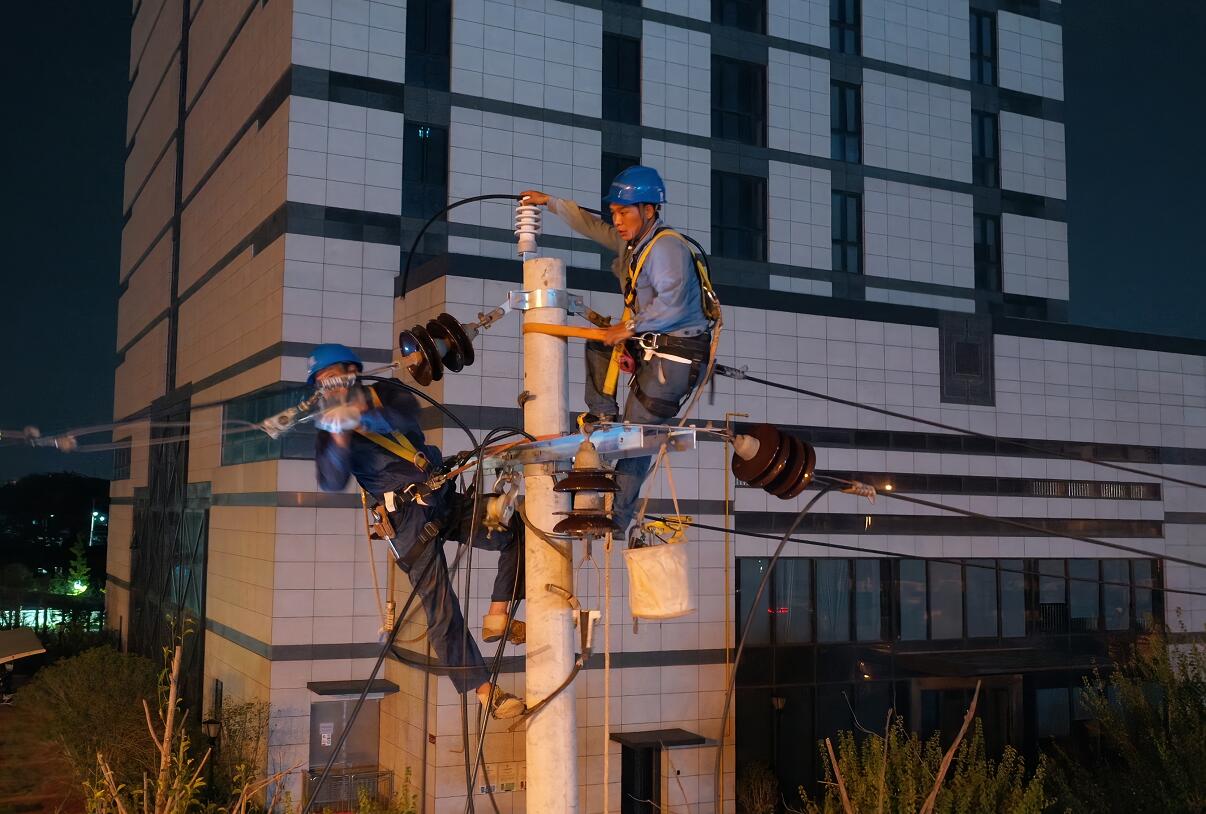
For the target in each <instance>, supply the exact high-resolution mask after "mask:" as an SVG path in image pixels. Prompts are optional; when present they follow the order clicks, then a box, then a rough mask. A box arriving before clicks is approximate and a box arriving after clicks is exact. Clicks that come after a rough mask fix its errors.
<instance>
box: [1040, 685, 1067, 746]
mask: <svg viewBox="0 0 1206 814" xmlns="http://www.w3.org/2000/svg"><path fill="white" fill-rule="evenodd" d="M1034 728H1035V734H1036V735H1038V737H1040V738H1063V737H1067V735H1068V733H1069V732H1070V731H1071V729H1072V724H1071V721H1070V716H1069V709H1068V690H1067V688H1066V687H1055V688H1054V689H1046V690H1035V691H1034Z"/></svg>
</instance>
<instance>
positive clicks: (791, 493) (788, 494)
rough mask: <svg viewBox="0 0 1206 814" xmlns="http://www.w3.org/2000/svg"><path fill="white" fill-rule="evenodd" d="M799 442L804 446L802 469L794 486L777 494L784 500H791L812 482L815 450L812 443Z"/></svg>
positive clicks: (815, 461)
mask: <svg viewBox="0 0 1206 814" xmlns="http://www.w3.org/2000/svg"><path fill="white" fill-rule="evenodd" d="M796 440H797V441H799V439H796ZM799 443H800V444H801V445H802V446H803V447H804V471H803V472H802V473H800V477H799V479H798V480H797V481H796V483H795V485H794V486H792V487H790V488H788V489H787V490H786V491H784V492H783V493H781V494H780V495H779V497H781V498H783V499H784V500H791V499H792V498H794V497H795V496H796V495H798V494H800V493H801V492H803V491H804V490H805V489H807V488H808V484H810V483H812V473H813V470H815V469H816V467H817V452H816V450H815V449H813V448H812V444H810V443H808V442H807V441H799Z"/></svg>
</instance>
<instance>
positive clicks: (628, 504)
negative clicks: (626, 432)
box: [586, 342, 698, 536]
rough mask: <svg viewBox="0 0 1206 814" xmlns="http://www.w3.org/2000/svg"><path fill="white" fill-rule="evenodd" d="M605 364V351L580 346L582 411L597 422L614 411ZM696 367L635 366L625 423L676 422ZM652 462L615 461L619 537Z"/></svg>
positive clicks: (608, 350)
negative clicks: (583, 353) (583, 382)
mask: <svg viewBox="0 0 1206 814" xmlns="http://www.w3.org/2000/svg"><path fill="white" fill-rule="evenodd" d="M610 362H611V348H609V347H607V346H606V345H604V344H603V343H602V342H587V343H586V406H587V408H588V409H589V410H590V411H591V412H592V413H594V414H595V415H597V416H602V415H617V414H618V413H619V409H618V407H617V405H616V399H615V396H607V395H605V394H604V393H603V383H604V381H605V380H606V378H607V366H608V364H610ZM697 367H698V366H697V365H686V364H682V363H680V362H670V361H667V360H665V359H659V358H658V357H656V356H655V357H654V358H652V359H650V360H649V361H647V362H646V361H639V360H638V362H637V372H636V379H635V381H634V382H633V386H632V388H631V389H630V390H629V391H628V400H627V401H625V402H624V415H623V419H624V420H625V421H631V422H633V423H634V424H669V423H671V422H672V421H674V419H675V418H676V417H677V416H678V411H679V408H680V407H681V406H682V402H683V400H684V399H686V397H687V396H688V395H689V394H690V393H691V389H692V388H693V387H694V386H695V377H694V376H692V375H691V371H692V369H693V368H697ZM652 460H653V458H652V456H649V455H642V456H640V457H637V458H621V459H620V460H619V461H617V462H616V485H617V486H619V487H620V490H619V491H618V492H616V495H615V502H614V503H613V504H612V518H613V519H614V520H615V521H616V524H617V525H619V527H620V534H621V536H623V535H624V534H626V533H627V531H628V525H629V524H630V523H631V522H632V517H633V515H634V514H635V513H636V502H637V499H638V498H639V497H640V494H641V485H642V484H643V483H644V482H645V478H646V477H647V476H648V474H649V465H650V463H651V462H652Z"/></svg>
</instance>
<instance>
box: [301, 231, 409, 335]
mask: <svg viewBox="0 0 1206 814" xmlns="http://www.w3.org/2000/svg"><path fill="white" fill-rule="evenodd" d="M398 262H399V254H398V247H397V246H390V245H386V244H383V243H361V242H359V241H355V240H337V239H335V238H329V237H326V238H324V237H313V236H310V235H294V234H290V235H286V236H285V280H284V282H285V288H284V295H283V297H284V312H285V317H284V326H283V336H282V337H281V339H283V340H284V341H286V342H306V343H310V342H313V343H314V344H318V343H319V342H339V343H342V344H344V345H349V346H351V347H354V348H381V349H383V350H388V349H390V348H392V347H393V345H394V336H393V321H394V315H393V299H394V278H395V277H397V276H398Z"/></svg>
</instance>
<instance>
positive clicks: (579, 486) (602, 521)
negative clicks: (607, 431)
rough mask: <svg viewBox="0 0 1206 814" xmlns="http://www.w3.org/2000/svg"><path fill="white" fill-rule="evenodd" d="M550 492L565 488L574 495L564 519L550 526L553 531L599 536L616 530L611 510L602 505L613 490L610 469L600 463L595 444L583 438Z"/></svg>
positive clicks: (614, 485)
mask: <svg viewBox="0 0 1206 814" xmlns="http://www.w3.org/2000/svg"><path fill="white" fill-rule="evenodd" d="M553 491H554V492H569V493H571V494H572V495H573V496H574V509H573V511H570V512H565V515H566V516H565V519H564V520H560V521H558V522H557V525H555V526H553V531H554V532H556V533H557V534H572V535H575V536H578V537H602V536H603V535H605V534H608V533H609V532H610V533H615V532H618V531H620V527H619V526H618V525H617V524H616V521H614V520H612V519H611V512H609V511H607V508H606V500H607V498H606V494H607V493H608V492H612V493H614V492H617V491H619V487H618V486H616V482H615V479H614V477H613V475H612V471H611V470H610V469H607V468H606V467H604V466H603V462H602V461H601V460H600V459H599V452H598V450H596V449H595V445H594V444H592V443H591V442H590V439H589V438H588V439H586V440H584V441H583V442H582V444H581V445H579V447H578V454H577V455H575V456H574V468H573V469H571V470H570V472H569V474H567V475H566V476H565V477H564V478H562V479H561V481H560V482H559V483H558V484H557V485H556V486H554V487H553Z"/></svg>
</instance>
